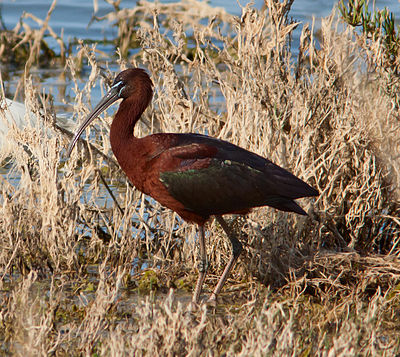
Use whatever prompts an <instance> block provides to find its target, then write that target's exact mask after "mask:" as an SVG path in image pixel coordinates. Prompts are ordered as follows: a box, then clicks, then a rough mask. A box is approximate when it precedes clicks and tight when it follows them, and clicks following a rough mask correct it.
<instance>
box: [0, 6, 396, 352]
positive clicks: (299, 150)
mask: <svg viewBox="0 0 400 357" xmlns="http://www.w3.org/2000/svg"><path fill="white" fill-rule="evenodd" d="M289 3H290V2H289V1H286V2H285V3H284V4H281V3H279V2H277V1H272V0H271V1H266V5H265V9H264V10H262V11H258V10H255V9H253V8H252V7H246V8H244V9H243V13H242V16H241V17H240V18H237V17H233V16H228V15H226V14H224V13H222V12H221V11H220V10H213V9H212V8H210V7H208V6H205V5H204V4H203V3H202V4H199V3H197V2H194V1H190V2H189V1H187V2H182V3H181V4H180V7H179V8H178V11H176V9H177V8H176V7H170V6H166V5H165V6H161V5H157V6H154V5H153V4H152V5H151V6H150V4H149V3H147V2H139V3H138V7H137V8H135V9H133V10H132V11H122V10H121V11H120V12H119V10H118V8H117V7H116V12H113V13H112V14H110V15H108V16H107V18H108V19H110V18H112V19H115V21H116V23H117V24H118V26H119V28H120V29H121V32H120V35H121V37H119V38H118V39H116V41H119V42H118V43H119V45H120V46H121V51H120V54H122V55H127V56H128V54H129V51H127V49H129V46H130V45H129V44H124V43H123V41H124V38H126V37H122V36H127V33H126V32H124V31H128V30H129V29H130V24H131V22H130V21H136V20H134V16H135V14H137V11H139V12H140V14H141V16H142V17H143V18H144V20H143V21H144V22H143V23H138V22H136V28H137V32H136V33H135V41H138V42H139V43H140V45H141V48H142V50H141V51H140V52H139V53H138V54H135V55H132V56H131V57H129V58H128V57H121V58H120V59H119V61H120V64H121V68H124V67H125V66H127V65H128V63H129V64H132V65H135V66H136V65H140V66H144V67H146V68H148V70H149V73H150V74H151V76H152V80H153V82H154V85H155V97H154V100H153V103H152V106H151V108H150V109H149V110H147V111H146V113H145V115H144V118H143V123H142V124H141V125H140V126H139V127H138V128H137V133H136V134H137V135H139V136H143V135H147V134H149V133H150V132H157V131H163V132H189V131H193V132H200V133H207V134H209V135H212V136H216V137H219V138H223V139H226V140H228V141H231V142H233V143H235V144H238V145H240V146H242V147H245V148H247V149H249V150H252V151H254V152H257V153H259V154H260V155H263V156H266V157H268V158H270V159H271V160H273V161H274V162H276V163H277V164H279V165H281V166H283V167H286V168H288V169H289V170H291V171H292V172H293V173H294V174H296V175H297V176H299V177H301V178H302V179H303V180H305V181H306V182H308V183H310V184H311V185H313V186H314V187H316V188H318V190H319V191H320V193H321V195H320V197H318V198H317V199H316V200H314V201H312V200H309V199H306V200H303V202H302V205H303V207H305V208H306V210H307V211H308V212H309V215H310V216H309V217H307V218H304V217H297V216H295V215H292V214H286V213H283V212H277V211H274V210H272V209H269V208H261V209H257V210H254V212H252V213H251V214H250V215H249V216H248V217H244V218H242V217H232V220H231V224H232V226H233V227H234V229H235V230H236V231H237V232H238V234H239V235H240V238H241V241H242V242H243V243H244V246H245V253H244V254H243V255H242V256H241V258H240V259H239V263H238V265H237V267H236V268H235V270H234V273H233V276H232V277H231V279H230V280H229V283H228V284H227V286H226V288H225V289H224V293H223V294H222V296H221V305H219V306H218V308H217V309H216V311H209V310H207V309H206V307H205V306H202V307H200V309H199V310H198V311H191V310H190V308H189V304H188V301H189V299H190V294H186V293H185V291H188V290H189V291H191V290H192V289H193V287H194V282H195V278H196V270H195V266H196V265H195V264H194V263H195V262H196V259H197V253H196V252H197V249H196V248H195V240H196V235H195V227H192V226H190V225H187V224H186V223H184V222H182V221H181V220H180V219H179V217H177V216H176V215H175V214H174V213H172V212H170V211H169V210H167V209H165V208H163V207H161V206H160V205H159V204H158V203H157V202H154V201H153V200H151V199H149V198H148V197H145V196H143V195H142V194H140V193H139V192H137V191H136V190H135V189H134V188H132V187H130V186H129V184H128V183H127V182H126V179H125V177H124V175H123V173H122V172H121V171H120V170H119V169H118V166H116V165H115V164H114V162H113V159H112V153H111V151H110V144H109V140H108V136H107V135H108V128H109V124H110V122H111V120H112V119H111V115H108V116H106V117H105V119H101V121H99V122H100V124H99V125H98V127H97V128H96V130H95V131H94V132H92V134H91V135H90V143H91V145H90V146H83V145H80V146H79V147H80V148H81V149H80V150H75V151H74V153H73V155H72V158H71V159H70V160H69V161H67V162H65V161H64V160H63V156H62V154H63V148H65V147H66V145H67V142H68V139H69V137H68V134H67V133H66V132H65V131H63V132H61V131H59V130H57V128H54V127H52V124H51V123H53V115H54V114H55V113H53V112H51V110H48V111H45V113H44V115H43V113H42V114H40V115H39V107H40V105H39V100H38V98H40V93H37V92H36V88H35V87H34V86H33V85H32V82H31V78H30V77H29V73H28V72H26V74H25V77H24V88H25V97H26V101H25V104H26V105H27V107H28V108H30V109H31V110H32V112H33V113H37V117H38V125H36V126H33V127H27V128H22V129H19V128H11V129H10V136H9V140H10V143H11V144H10V145H9V146H8V150H7V151H3V152H2V153H1V159H2V160H3V162H4V160H5V159H6V158H8V162H9V163H8V165H7V167H6V168H7V173H6V174H4V175H2V176H0V193H1V198H0V203H1V205H0V242H1V247H2V248H1V254H0V267H1V269H0V276H1V279H0V287H1V290H2V293H1V295H0V297H1V300H2V303H1V311H0V336H1V341H2V350H3V351H6V352H7V353H12V354H16V355H29V356H30V355H35V356H36V355H48V354H55V355H57V356H62V355H113V356H119V355H124V354H128V355H129V354H130V355H151V356H153V355H163V356H166V355H170V356H172V355H193V356H197V355H210V356H212V355H223V354H225V355H243V356H249V355H255V356H264V355H277V356H278V355H303V356H309V355H321V356H348V355H388V356H389V355H395V354H396V353H399V352H400V341H399V337H398V330H399V328H400V326H399V321H400V320H399V311H400V288H399V286H400V279H399V276H400V262H399V252H400V251H399V246H398V244H399V237H400V236H399V229H400V226H399V218H398V213H399V207H398V201H399V193H400V191H399V183H400V176H399V172H400V170H399V169H400V167H399V160H398V157H399V139H398V132H399V129H400V128H399V126H400V124H399V123H400V122H399V116H398V108H399V97H398V88H399V80H398V78H396V77H394V76H393V75H391V73H390V68H386V67H385V61H384V58H382V57H380V55H381V54H382V51H381V48H380V46H382V45H383V44H382V43H380V42H379V40H377V41H376V42H373V41H371V40H369V41H364V39H363V37H362V35H357V34H356V33H355V32H354V31H353V29H351V28H349V27H346V26H344V28H341V27H340V26H339V25H338V23H337V20H335V16H334V15H332V16H330V17H329V18H327V19H325V20H323V21H322V25H321V29H320V40H319V44H318V46H317V44H316V39H315V38H314V28H312V27H310V26H308V25H303V24H297V23H290V22H288V21H287V10H288V9H289V7H290V6H289V5H290V4H289ZM115 5H116V6H117V5H118V3H117V2H116V3H115ZM284 5H286V6H284ZM197 6H198V7H199V8H198V11H197V13H198V14H199V17H198V18H195V20H196V22H193V21H194V20H193V17H187V16H186V15H187V13H186V12H185V11H184V10H185V9H186V8H187V7H190V9H191V10H192V11H193V9H196V7H197ZM204 9H205V10H204ZM203 10H204V11H205V12H202V11H203ZM171 11H174V12H173V14H172V13H171ZM200 19H202V20H203V21H202V22H201V25H200V23H198V22H199V21H200ZM204 19H207V24H204ZM127 25H128V26H127ZM299 26H303V28H302V34H301V40H300V47H299V49H298V51H297V52H295V53H296V55H294V54H293V52H292V51H293V49H291V48H290V47H289V38H290V36H291V34H292V32H293V30H294V28H295V27H299ZM188 28H191V29H192V31H193V32H192V34H191V35H190V36H189V35H188V33H187V30H188ZM222 28H223V29H224V30H222ZM42 35H43V33H42ZM128 35H129V36H130V33H128ZM189 37H190V38H189ZM35 48H36V47H35V46H34V45H32V47H31V54H32V55H33V54H34V52H35V51H36V49H35ZM95 54H96V51H95V49H94V48H91V47H88V46H82V47H81V49H80V50H79V52H78V53H77V54H75V55H74V56H71V57H70V58H68V59H67V61H66V71H68V72H69V73H70V74H71V77H72V80H73V81H74V83H75V84H76V85H75V92H76V100H75V102H74V103H71V106H73V110H74V113H73V115H74V117H77V118H78V120H79V121H81V120H83V118H84V117H85V115H87V113H88V110H89V109H88V108H89V107H90V106H89V105H88V104H87V101H90V93H91V90H92V88H93V86H95V85H102V83H101V82H100V81H99V78H100V76H98V74H99V71H100V68H99V64H98V61H97V60H96V56H95ZM77 58H79V59H84V60H85V61H88V63H90V65H91V68H92V72H91V73H90V74H89V76H88V79H87V83H86V85H85V87H84V88H83V89H79V86H78V74H79V66H80V65H79V63H80V61H77V60H76V59H77ZM105 82H106V81H105ZM93 104H94V103H93ZM43 118H44V119H45V120H43ZM49 133H51V135H49ZM10 158H12V159H11V161H9V160H10ZM13 177H14V178H15V177H16V179H11V178H13ZM103 179H105V180H106V181H107V182H108V184H109V185H111V187H112V188H113V192H114V194H115V195H116V199H117V201H118V203H119V205H120V207H121V209H120V208H118V206H117V205H116V204H115V203H114V201H113V200H111V199H110V198H109V196H108V193H107V191H106V189H105V188H104V184H103V181H102V180H103ZM238 189H239V188H238ZM209 226H210V232H211V234H210V235H209V236H208V241H209V242H208V246H207V249H208V256H209V258H210V262H211V274H210V276H209V277H208V280H207V281H208V283H209V284H210V286H213V285H214V284H215V280H216V277H217V276H218V275H219V274H220V273H221V271H220V270H221V267H222V266H223V265H224V264H223V262H226V260H227V258H228V255H229V251H228V249H229V245H228V244H227V242H226V241H225V238H224V236H223V232H222V230H221V228H220V227H218V225H217V224H216V223H215V222H210V225H209ZM146 287H147V288H146ZM171 288H172V289H173V290H170V289H171Z"/></svg>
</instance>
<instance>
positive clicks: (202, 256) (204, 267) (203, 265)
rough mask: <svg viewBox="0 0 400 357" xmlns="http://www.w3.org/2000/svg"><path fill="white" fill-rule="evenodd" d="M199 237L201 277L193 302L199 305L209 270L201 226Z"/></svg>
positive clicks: (201, 227)
mask: <svg viewBox="0 0 400 357" xmlns="http://www.w3.org/2000/svg"><path fill="white" fill-rule="evenodd" d="M199 233H200V234H199V235H200V261H199V265H198V270H199V277H198V278H197V283H196V288H195V289H194V293H193V302H194V303H196V304H198V303H199V299H200V294H201V288H202V286H203V282H204V279H205V277H206V274H207V270H208V260H207V253H206V242H205V236H204V227H203V226H199Z"/></svg>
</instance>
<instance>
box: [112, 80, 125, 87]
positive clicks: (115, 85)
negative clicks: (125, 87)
mask: <svg viewBox="0 0 400 357" xmlns="http://www.w3.org/2000/svg"><path fill="white" fill-rule="evenodd" d="M120 84H122V81H119V82H117V83H115V84H114V85H113V86H112V87H111V88H116V87H118V86H119V85H120Z"/></svg>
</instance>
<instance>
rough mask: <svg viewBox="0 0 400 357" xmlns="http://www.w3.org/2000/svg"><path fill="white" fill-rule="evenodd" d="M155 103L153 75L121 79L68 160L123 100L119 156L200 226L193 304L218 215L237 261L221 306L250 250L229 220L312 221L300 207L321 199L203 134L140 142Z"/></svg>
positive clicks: (265, 163) (131, 174)
mask: <svg viewBox="0 0 400 357" xmlns="http://www.w3.org/2000/svg"><path fill="white" fill-rule="evenodd" d="M152 97H153V83H152V81H151V79H150V76H149V75H148V73H147V72H146V70H144V69H142V68H128V69H126V70H123V71H122V72H120V73H119V74H118V75H117V76H116V77H115V80H114V82H113V83H112V85H111V87H110V89H109V91H108V92H107V93H106V94H105V96H104V97H103V98H102V99H101V100H100V102H99V103H98V104H97V106H96V107H95V108H94V109H93V110H92V112H91V113H90V114H89V115H88V117H87V118H86V119H85V120H84V121H83V123H82V124H81V125H80V127H79V128H78V129H77V130H76V132H75V135H74V137H73V138H72V140H71V142H70V144H69V147H68V149H67V152H66V157H67V158H69V157H70V155H71V152H72V150H73V148H74V146H75V144H76V142H77V141H78V139H79V138H80V136H81V134H82V133H83V131H84V130H85V129H86V128H87V127H88V126H89V125H90V123H91V122H92V121H93V120H94V119H95V118H96V117H98V116H99V115H100V114H101V113H102V112H103V111H104V110H105V109H106V108H108V107H109V106H110V105H111V104H113V103H114V102H116V101H118V100H120V99H122V101H121V102H120V104H119V108H118V110H117V112H116V114H115V116H114V118H113V121H112V124H111V128H110V142H111V149H112V151H113V153H114V155H115V157H116V158H117V161H118V163H119V165H120V167H121V168H122V170H123V171H124V172H125V174H126V175H127V177H128V179H129V180H130V181H131V183H132V184H133V185H134V186H135V187H136V188H137V189H138V190H140V191H141V192H143V193H144V194H146V195H149V196H151V197H152V198H154V199H155V200H156V201H158V202H159V203H161V204H162V205H163V206H165V207H167V208H169V209H171V210H172V211H174V212H176V213H177V214H178V215H179V216H180V217H181V218H182V219H183V220H185V221H187V222H189V223H195V224H197V225H198V227H199V256H200V259H199V263H198V278H197V282H196V286H195V288H194V292H193V297H192V302H193V303H195V304H196V305H197V304H199V302H200V297H201V292H202V287H203V283H204V280H205V277H206V274H207V270H208V267H209V263H208V259H207V254H206V245H205V224H206V222H207V221H209V220H210V218H211V217H212V216H214V217H215V218H216V220H217V222H218V223H219V224H220V226H221V227H222V229H223V230H224V231H225V234H226V235H227V237H228V239H229V241H230V243H231V246H232V255H231V257H230V259H229V261H228V263H227V264H226V266H225V269H224V271H223V273H222V275H221V277H220V279H219V281H218V283H217V285H216V287H215V288H214V290H213V292H212V293H211V295H210V297H209V299H208V300H207V301H208V302H210V303H214V304H215V303H216V300H217V296H218V295H219V294H220V292H221V289H222V287H223V286H224V284H225V282H226V280H227V278H228V276H229V274H230V272H231V270H232V268H233V267H234V265H235V263H236V261H237V259H238V257H239V255H240V253H241V252H242V250H243V246H242V244H241V243H240V241H239V240H238V238H237V237H236V235H235V234H234V232H232V230H231V229H230V227H229V225H228V224H227V222H226V221H225V219H224V218H223V217H222V216H223V215H225V214H242V215H243V214H247V213H249V212H250V211H251V210H252V209H253V208H256V207H261V206H269V207H273V208H275V209H278V210H281V211H286V212H294V213H297V214H300V215H307V214H306V212H305V211H304V210H303V209H302V208H301V207H300V206H299V205H298V204H297V203H296V202H295V199H298V198H302V197H313V196H318V195H319V192H318V191H317V190H316V189H315V188H313V187H311V186H310V185H308V184H307V183H305V182H304V181H302V180H301V179H299V178H297V177H296V176H294V175H293V174H291V173H290V172H289V171H287V170H285V169H283V168H281V167H280V166H278V165H276V164H274V163H273V162H272V161H270V160H268V159H266V158H264V157H262V156H260V155H258V154H256V153H253V152H250V151H248V150H245V149H243V148H241V147H239V146H237V145H234V144H232V143H229V142H227V141H224V140H220V139H217V138H214V137H210V136H207V135H202V134H198V133H155V134H151V135H148V136H145V137H142V138H138V137H136V136H135V135H134V128H135V125H136V123H137V122H138V121H139V119H140V118H141V116H142V114H143V112H144V111H145V109H146V108H147V107H148V105H149V104H150V102H151V100H152Z"/></svg>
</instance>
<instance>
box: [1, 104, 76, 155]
mask: <svg viewBox="0 0 400 357" xmlns="http://www.w3.org/2000/svg"><path fill="white" fill-rule="evenodd" d="M41 115H43V113H42V112H40V114H39V117H38V115H35V114H34V113H33V112H31V111H30V110H27V109H26V107H25V104H23V103H20V102H18V101H15V100H12V99H9V98H6V97H4V98H1V99H0V152H1V151H2V150H5V149H6V148H9V149H10V150H11V151H12V148H11V147H7V144H8V143H9V141H10V138H9V129H10V127H12V126H15V127H17V128H19V129H20V130H24V129H26V127H35V126H36V125H37V123H38V121H40V116H41ZM56 125H57V126H58V127H59V128H61V129H65V130H71V129H72V125H73V121H72V120H71V118H70V116H69V115H67V114H59V115H57V121H56ZM47 135H48V136H49V137H50V136H52V135H54V131H52V132H48V133H47Z"/></svg>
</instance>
